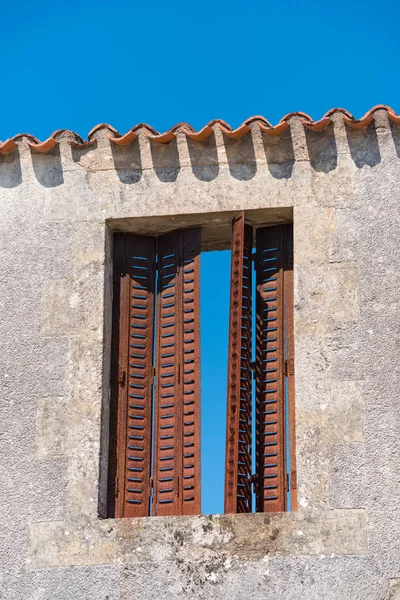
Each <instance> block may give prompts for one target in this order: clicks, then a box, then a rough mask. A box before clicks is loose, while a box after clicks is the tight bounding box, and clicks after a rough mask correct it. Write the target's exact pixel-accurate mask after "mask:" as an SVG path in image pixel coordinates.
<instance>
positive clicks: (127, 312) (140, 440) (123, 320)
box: [109, 234, 155, 517]
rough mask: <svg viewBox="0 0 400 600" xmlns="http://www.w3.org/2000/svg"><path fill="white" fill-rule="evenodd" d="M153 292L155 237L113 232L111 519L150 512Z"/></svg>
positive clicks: (146, 514)
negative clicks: (112, 517)
mask: <svg viewBox="0 0 400 600" xmlns="http://www.w3.org/2000/svg"><path fill="white" fill-rule="evenodd" d="M154 291H155V239H154V238H150V237H143V236H138V235H130V234H116V235H115V237H114V291H113V296H114V298H113V328H114V330H113V342H112V343H113V366H112V373H113V376H112V399H111V415H110V421H111V439H110V446H111V452H110V486H111V489H110V493H109V498H110V502H111V505H112V506H111V510H109V512H110V515H111V516H113V515H115V516H116V517H145V516H148V515H149V514H150V498H151V482H150V467H151V434H152V385H153V337H154V322H153V321H154ZM113 432H114V433H113ZM115 433H116V439H115Z"/></svg>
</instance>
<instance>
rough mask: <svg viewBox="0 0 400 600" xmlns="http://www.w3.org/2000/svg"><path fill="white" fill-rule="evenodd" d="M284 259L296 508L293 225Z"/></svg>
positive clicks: (292, 501)
mask: <svg viewBox="0 0 400 600" xmlns="http://www.w3.org/2000/svg"><path fill="white" fill-rule="evenodd" d="M285 228H286V231H285V233H286V240H285V243H286V260H285V265H284V271H283V295H284V308H283V310H284V323H285V333H284V337H285V360H286V369H285V371H286V385H287V405H288V419H289V464H288V466H289V469H290V472H289V477H288V480H289V493H290V510H291V511H295V510H297V473H296V414H295V397H294V282H293V225H286V226H285Z"/></svg>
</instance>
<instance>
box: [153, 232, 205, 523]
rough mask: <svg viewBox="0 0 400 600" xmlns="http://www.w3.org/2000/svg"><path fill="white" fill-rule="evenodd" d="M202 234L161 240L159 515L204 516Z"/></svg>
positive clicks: (156, 448) (156, 447)
mask: <svg viewBox="0 0 400 600" xmlns="http://www.w3.org/2000/svg"><path fill="white" fill-rule="evenodd" d="M200 241H201V240H200V230H199V229H193V230H186V231H174V232H171V233H169V234H166V235H163V236H161V237H160V238H159V240H158V269H159V271H158V294H157V392H156V398H155V421H154V423H155V425H154V427H155V432H154V467H153V472H154V475H153V480H154V505H153V513H154V514H155V515H180V514H195V513H196V512H200V340H199V338H200V323H199V319H200V314H199V302H200V298H199V293H200V289H199V267H200Z"/></svg>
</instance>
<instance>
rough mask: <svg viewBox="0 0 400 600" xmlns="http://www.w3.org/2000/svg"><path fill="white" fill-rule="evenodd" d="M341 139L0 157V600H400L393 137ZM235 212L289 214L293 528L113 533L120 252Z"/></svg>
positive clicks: (388, 128) (375, 128) (127, 528)
mask: <svg viewBox="0 0 400 600" xmlns="http://www.w3.org/2000/svg"><path fill="white" fill-rule="evenodd" d="M333 120H334V123H333V125H331V126H329V127H328V128H327V129H325V130H324V131H322V132H319V133H316V132H311V131H308V130H306V129H304V127H303V125H302V123H301V121H300V119H299V118H298V117H293V118H291V120H290V129H289V130H288V131H286V132H285V133H283V134H282V135H281V136H277V137H272V136H271V137H270V136H267V135H265V134H262V133H261V132H260V131H259V129H258V128H257V127H254V128H252V130H251V132H250V133H249V134H248V135H246V136H245V137H244V138H242V139H240V140H230V139H224V137H223V135H222V133H221V131H220V130H219V129H218V128H216V129H215V135H213V136H211V137H210V138H209V139H208V140H207V141H205V142H193V141H190V140H188V139H187V138H186V137H185V136H184V135H183V134H182V135H178V139H177V141H176V142H175V141H173V142H170V143H169V144H165V145H163V144H159V143H154V142H150V141H149V140H148V138H146V137H145V136H144V135H143V134H141V135H140V136H139V139H138V140H136V141H135V142H133V143H132V144H130V145H129V146H126V147H124V148H121V147H117V146H115V145H113V144H112V143H110V141H109V139H108V137H107V129H106V128H104V129H100V130H98V131H97V133H96V134H95V137H96V142H95V144H94V145H92V146H91V147H90V148H87V149H77V148H74V147H72V146H71V145H69V144H68V143H67V141H66V140H64V141H61V143H60V145H59V146H58V147H56V148H55V149H53V150H52V151H51V152H50V153H49V154H39V153H36V152H35V151H33V150H31V149H30V148H29V147H28V145H27V143H26V140H24V139H21V140H20V141H19V142H18V150H14V151H13V152H12V153H10V154H7V155H4V156H0V206H1V219H0V228H1V248H0V281H1V295H0V305H1V319H0V378H1V386H2V393H1V402H0V423H1V426H0V477H1V485H0V527H1V535H0V598H1V599H2V600H6V599H7V600H17V599H18V600H19V599H23V600H27V599H29V600H31V599H32V600H47V599H49V600H50V599H51V600H65V599H69V598H74V599H76V600H80V599H82V600H95V599H96V600H105V599H108V600H128V599H131V598H140V599H143V600H145V599H147V598H155V597H156V598H158V599H159V600H161V599H163V598H165V599H167V598H168V599H170V598H181V597H187V598H202V599H207V600H210V599H221V600H225V599H229V600H231V599H232V598H245V599H246V600H247V599H249V600H250V599H253V598H254V599H257V600H258V599H260V600H261V599H266V598H271V599H272V598H279V599H280V600H292V599H293V600H295V599H296V600H298V599H299V598H306V599H310V600H321V599H322V598H324V599H325V600H331V599H335V600H339V599H340V600H384V599H386V600H388V599H390V598H391V599H394V598H398V597H400V591H399V590H400V583H399V582H400V564H399V563H400V494H399V480H400V461H399V459H398V456H399V451H400V425H399V423H400V406H399V397H398V396H399V394H398V382H399V359H398V353H399V335H398V334H399V321H400V320H399V301H398V291H399V279H400V276H399V273H400V249H399V243H398V240H399V224H400V223H399V208H398V207H399V201H400V168H399V167H400V126H397V125H394V124H393V123H389V121H388V117H387V113H386V111H385V110H378V111H376V112H375V113H374V121H373V122H372V123H371V124H370V125H369V126H368V127H367V128H364V129H361V130H360V131H354V130H350V129H347V128H346V126H345V125H344V123H343V121H342V117H341V115H340V114H336V115H334V117H333ZM239 209H247V210H256V209H271V210H270V211H269V213H268V214H270V215H271V219H272V220H273V219H275V220H276V219H277V220H279V219H280V218H286V216H287V215H288V214H289V215H290V214H291V212H293V219H294V230H295V364H296V426H297V469H298V487H299V490H298V491H299V506H300V509H299V511H298V512H297V513H292V514H277V515H272V516H271V515H260V514H258V515H238V516H212V517H208V516H202V517H182V518H157V519H156V518H154V519H152V518H150V519H137V520H134V519H127V520H110V519H101V518H99V515H102V514H103V513H104V472H105V470H106V451H107V442H106V435H105V430H106V423H107V407H108V386H107V381H108V368H109V367H108V364H109V360H108V359H109V341H110V340H109V338H110V273H111V271H110V261H111V253H110V248H111V244H110V237H111V234H110V232H111V230H112V229H113V228H115V227H125V228H128V229H129V228H130V229H135V227H138V226H139V225H137V224H138V223H139V224H140V227H141V230H143V228H144V229H146V227H149V228H151V222H152V221H153V219H147V220H146V217H154V218H156V217H160V216H168V219H169V220H168V223H170V224H171V226H173V224H174V223H178V222H181V221H182V219H183V220H185V218H187V219H190V222H191V223H195V222H199V223H201V222H204V218H205V217H204V213H208V212H212V213H218V214H220V215H221V219H222V220H223V213H224V212H229V211H236V210H239ZM174 215H176V217H174ZM179 215H189V216H187V217H185V218H183V217H179ZM215 218H217V217H215ZM157 223H159V221H157ZM102 421H103V427H102Z"/></svg>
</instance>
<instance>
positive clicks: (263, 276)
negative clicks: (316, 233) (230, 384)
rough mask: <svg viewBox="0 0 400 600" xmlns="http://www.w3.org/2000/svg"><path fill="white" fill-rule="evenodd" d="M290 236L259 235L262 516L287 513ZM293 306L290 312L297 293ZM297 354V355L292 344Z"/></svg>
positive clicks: (280, 231) (267, 230) (283, 232)
mask: <svg viewBox="0 0 400 600" xmlns="http://www.w3.org/2000/svg"><path fill="white" fill-rule="evenodd" d="M290 232H291V226H289V225H277V226H272V227H264V228H261V229H257V234H256V286H257V297H256V307H257V325H256V465H257V469H256V470H257V484H256V510H257V512H279V511H284V510H285V508H286V491H287V485H286V431H285V412H286V411H285V407H286V392H285V373H286V368H287V365H288V361H287V343H286V342H287V334H285V325H284V323H285V321H286V331H287V319H285V302H284V297H285V294H284V292H285V270H286V269H287V267H288V247H287V244H288V236H289V235H290ZM290 286H293V280H292V281H291V282H290V280H289V279H287V282H286V287H287V290H288V291H289V288H290ZM287 302H288V303H287V307H289V305H290V303H292V302H293V293H292V294H291V295H290V298H289V297H288V301H287ZM291 314H292V313H291ZM290 327H292V322H291V324H290ZM291 339H292V340H293V338H291ZM291 348H292V350H293V343H292V342H291Z"/></svg>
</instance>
